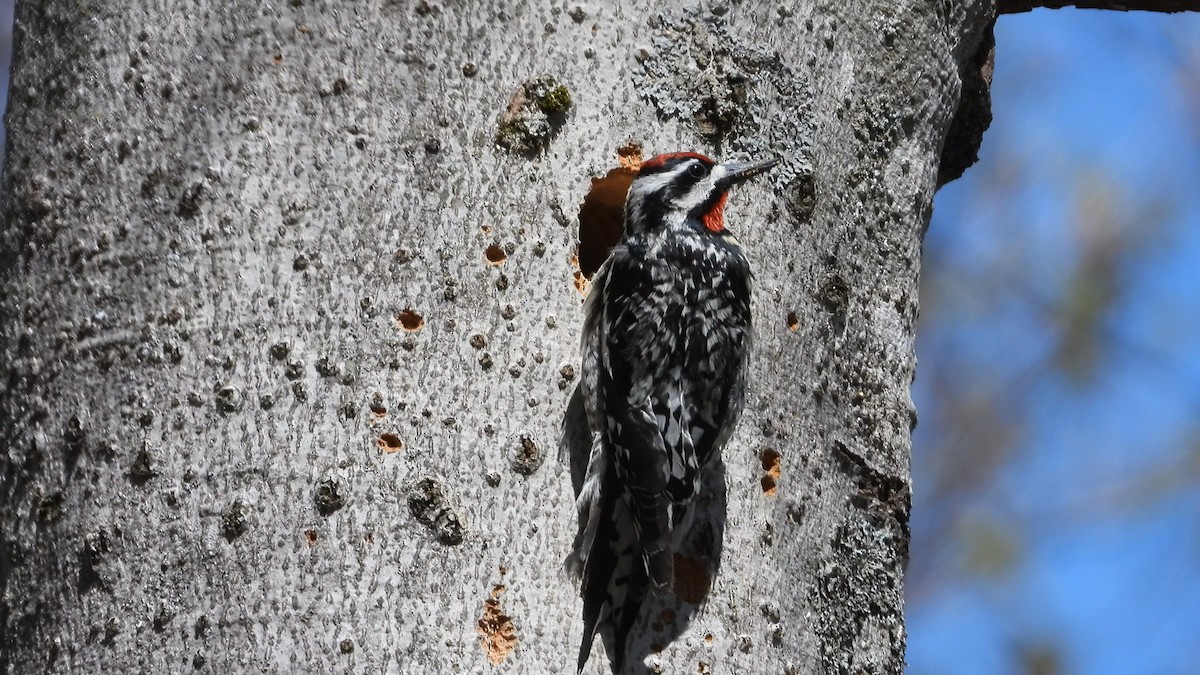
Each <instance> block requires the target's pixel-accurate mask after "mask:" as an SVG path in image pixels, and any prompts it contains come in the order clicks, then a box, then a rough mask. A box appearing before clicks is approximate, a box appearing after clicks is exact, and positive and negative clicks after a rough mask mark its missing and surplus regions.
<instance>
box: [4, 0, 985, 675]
mask: <svg viewBox="0 0 1200 675" xmlns="http://www.w3.org/2000/svg"><path fill="white" fill-rule="evenodd" d="M992 11H993V9H992V7H991V6H990V3H989V2H985V1H984V0H976V1H973V2H949V1H948V0H946V1H942V0H938V1H930V0H912V1H907V2H895V1H894V0H854V1H846V2H817V3H795V4H793V3H783V4H779V3H760V2H751V1H749V0H747V1H745V2H729V3H724V2H722V3H714V4H710V5H705V6H703V7H694V6H692V7H683V6H678V5H674V4H672V5H670V6H669V7H666V8H663V7H660V6H659V4H658V3H645V2H629V1H622V2H615V3H611V4H610V3H598V2H596V3H592V2H589V3H586V4H579V5H575V4H573V3H566V4H562V3H555V2H533V3H520V4H518V3H511V4H510V3H504V2H468V3H448V2H447V3H438V2H429V1H422V2H415V3H414V2H404V1H399V0H373V1H371V2H332V1H331V2H320V1H315V0H307V1H305V0H292V1H291V2H288V3H278V4H268V3H248V2H247V3H224V2H214V1H212V0H194V1H192V2H188V3H165V2H144V1H143V0H138V1H136V2H135V1H133V0H105V1H104V2H100V1H99V0H85V1H84V2H77V1H71V2H68V1H66V0H45V1H42V2H24V3H21V4H20V6H19V7H18V10H17V19H16V26H15V54H14V69H13V79H12V88H11V91H12V95H11V102H10V108H9V112H8V117H7V124H8V130H9V146H8V147H9V154H8V157H7V161H6V165H5V172H4V182H3V196H2V198H3V204H2V208H3V224H2V226H0V349H2V350H3V358H2V364H0V365H2V368H3V370H0V375H2V380H0V382H3V390H2V391H0V433H2V434H3V436H2V437H0V438H2V443H3V446H2V448H0V449H2V450H3V454H2V455H0V481H2V482H0V500H2V504H3V506H2V507H0V508H2V510H0V518H2V520H0V538H2V544H3V547H2V549H0V584H2V591H3V597H2V600H0V620H2V631H3V636H2V642H3V647H0V665H2V666H3V668H4V670H6V671H8V672H21V673H24V672H78V673H94V672H103V671H109V672H186V671H190V670H193V669H194V670H198V671H202V672H222V673H223V672H249V671H263V672H331V671H348V672H390V673H460V672H480V673H483V672H493V671H495V672H501V673H567V672H571V671H572V670H573V661H574V654H575V650H576V648H577V644H578V640H579V636H580V631H581V626H580V623H579V613H580V603H579V600H578V598H577V591H576V589H575V588H574V587H573V586H572V585H571V583H570V581H569V580H568V578H567V577H566V576H565V575H564V574H563V573H562V571H561V561H562V559H563V557H564V555H565V554H566V552H567V550H568V547H569V544H570V541H571V538H572V535H573V527H574V518H573V513H572V499H573V495H572V490H571V482H570V477H569V471H568V468H567V466H565V464H563V463H562V462H559V461H557V459H556V457H555V456H554V454H555V450H554V448H555V445H556V437H557V434H558V427H559V423H560V420H561V418H562V415H563V411H564V408H565V406H566V402H567V400H568V396H569V395H570V393H571V389H572V388H573V386H574V384H575V383H574V378H575V372H576V369H577V367H578V354H577V339H578V332H579V327H580V320H581V309H580V304H581V294H580V292H579V290H578V288H577V286H582V285H583V284H582V282H581V281H580V280H579V279H577V278H576V267H575V266H574V261H575V259H576V256H577V253H576V251H575V247H576V240H577V236H578V228H579V225H580V224H579V218H578V217H577V211H578V206H577V205H578V204H579V203H580V202H581V200H582V199H583V198H584V195H585V194H586V193H587V192H588V189H589V186H590V179H591V178H593V177H598V176H602V175H604V173H605V172H606V171H607V170H608V169H610V168H611V167H613V166H614V165H615V163H616V153H617V152H618V150H619V149H622V148H623V149H624V150H623V152H624V153H625V154H632V153H636V152H637V149H638V148H640V149H641V151H643V152H645V153H646V154H655V153H658V152H664V151H673V150H698V151H702V152H707V153H709V154H713V155H715V156H719V157H725V156H730V155H733V154H746V155H756V156H760V155H764V154H774V155H778V156H780V157H781V158H783V165H782V167H781V168H780V169H778V170H777V171H776V172H775V173H774V174H773V176H772V177H771V178H770V179H769V180H765V181H761V182H759V183H758V184H757V185H754V186H750V187H747V188H745V189H742V190H740V191H738V192H737V193H736V194H734V195H733V197H732V199H731V206H730V209H729V212H728V221H729V223H730V227H731V229H733V230H734V231H735V232H736V233H737V234H738V237H739V239H740V240H741V241H742V243H743V245H744V246H745V247H746V249H747V250H748V253H749V255H750V256H751V260H752V263H753V264H754V266H755V270H756V275H757V276H756V279H757V285H756V296H755V301H754V310H755V321H756V324H757V330H758V335H759V338H758V341H757V344H756V354H755V357H754V365H753V373H754V376H753V391H752V393H751V397H750V401H749V405H748V408H747V413H746V415H745V417H744V419H743V423H742V424H741V427H740V429H739V431H738V432H737V433H736V434H735V437H734V439H733V441H732V442H731V444H730V446H729V447H728V448H727V449H726V452H725V463H726V467H727V485H728V497H727V499H728V507H727V508H728V526H727V529H726V532H725V537H724V553H723V557H722V567H721V570H720V573H719V575H718V576H717V577H716V578H715V579H714V580H712V588H711V591H709V592H708V593H707V601H706V602H705V603H703V605H702V606H700V607H699V608H698V609H696V608H692V609H694V610H695V613H694V615H692V614H691V613H690V611H689V612H688V618H689V619H690V621H685V620H684V618H683V615H682V614H680V615H674V616H673V615H672V614H671V613H659V614H657V615H655V616H652V617H647V619H646V621H645V626H644V631H643V633H644V635H643V637H642V638H640V641H641V649H642V650H643V651H644V652H645V653H643V654H639V658H638V659H636V661H635V664H634V665H635V666H636V668H635V670H636V671H637V672H643V671H644V670H645V669H646V668H647V667H648V668H649V669H650V670H651V671H653V672H712V673H780V672H786V673H900V672H901V671H902V669H903V660H904V623H903V614H902V587H903V583H902V582H903V569H904V563H905V559H906V555H907V544H908V528H907V521H908V511H909V495H910V488H909V485H910V480H909V449H910V440H909V439H910V429H911V427H912V425H913V424H914V421H915V413H914V409H913V405H912V401H911V399H910V397H909V384H910V382H911V380H912V377H913V373H914V368H915V360H914V356H913V338H914V322H915V320H916V316H917V277H918V270H919V254H920V248H921V236H922V233H923V230H924V228H925V227H926V225H927V223H928V219H929V215H930V209H931V201H932V197H933V193H934V190H935V187H936V185H937V182H938V176H939V169H940V172H941V175H942V176H943V180H945V179H948V178H949V177H953V176H954V175H957V172H961V170H962V168H964V167H965V165H966V164H967V163H969V161H970V157H971V155H972V153H973V148H972V146H971V144H972V143H975V144H977V143H978V136H979V133H981V132H982V126H983V125H985V124H986V121H984V122H983V123H982V124H981V123H979V120H980V119H981V117H980V114H979V111H980V108H978V107H977V106H975V103H978V100H977V99H978V98H979V97H978V96H975V95H972V96H975V98H972V99H971V101H975V103H971V102H970V101H968V97H965V96H962V95H960V94H961V93H962V92H963V91H964V86H963V82H978V81H980V79H979V73H978V69H979V67H980V66H979V64H980V63H981V60H980V58H979V52H980V49H981V46H986V45H987V44H988V42H987V40H988V37H989V36H990V22H991V20H992ZM985 79H986V78H985ZM967 89H970V90H972V91H974V92H975V93H976V94H979V93H980V92H982V94H983V96H984V103H983V104H982V105H984V106H985V107H986V100H985V99H986V82H984V83H983V84H982V85H981V86H974V87H967ZM960 100H962V101H965V103H963V105H960ZM973 106H975V107H973ZM956 110H957V111H959V115H958V117H957V121H956V122H955V125H954V126H955V127H956V128H957V129H958V132H957V133H955V134H954V135H953V136H952V137H953V139H955V140H953V141H952V142H951V144H950V145H951V146H953V147H947V148H946V152H945V153H943V146H944V145H945V144H946V139H947V138H948V136H949V135H951V127H952V120H954V119H955V113H956ZM963 111H968V112H972V111H973V112H972V114H970V115H967V114H963ZM962 139H966V140H962ZM964 148H965V151H964ZM943 154H944V155H945V156H946V157H947V158H948V159H947V160H946V163H945V165H943V163H942V161H941V158H942V156H943ZM677 602H678V603H682V604H688V603H683V602H682V601H677ZM681 606H682V605H681ZM689 607H690V605H689ZM678 622H682V623H683V624H684V625H674V624H676V623H678ZM643 662H644V663H646V664H648V665H647V666H643V665H642V663H643ZM604 664H605V659H604V658H603V657H601V656H600V647H597V648H596V651H595V652H594V654H593V660H592V663H591V664H590V665H589V668H588V672H590V673H601V672H606V670H607V669H606V666H605V665H604Z"/></svg>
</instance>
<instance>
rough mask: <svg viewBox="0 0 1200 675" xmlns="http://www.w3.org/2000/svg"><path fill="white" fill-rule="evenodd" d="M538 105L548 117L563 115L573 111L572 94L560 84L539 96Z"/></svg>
mask: <svg viewBox="0 0 1200 675" xmlns="http://www.w3.org/2000/svg"><path fill="white" fill-rule="evenodd" d="M537 104H538V107H539V108H541V109H542V112H544V113H546V114H547V115H561V114H563V113H565V112H567V111H568V110H570V109H571V92H570V91H568V90H567V88H566V87H564V86H563V85H561V84H560V85H558V86H557V87H555V88H553V89H551V90H550V91H548V92H546V93H545V94H543V95H541V96H539V97H538V100H537Z"/></svg>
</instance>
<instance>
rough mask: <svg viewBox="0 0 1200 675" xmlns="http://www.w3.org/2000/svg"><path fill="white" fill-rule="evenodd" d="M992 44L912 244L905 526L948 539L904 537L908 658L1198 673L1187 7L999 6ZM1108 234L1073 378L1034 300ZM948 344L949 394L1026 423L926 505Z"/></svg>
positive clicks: (940, 429) (1197, 247) (1196, 190)
mask: <svg viewBox="0 0 1200 675" xmlns="http://www.w3.org/2000/svg"><path fill="white" fill-rule="evenodd" d="M996 43H997V46H996V74H995V79H994V82H993V90H992V95H993V112H994V115H995V121H994V122H993V126H992V129H991V130H989V132H988V133H987V135H986V136H985V137H984V145H983V149H982V150H981V153H980V163H979V164H978V165H976V167H974V168H972V169H971V170H969V171H968V172H967V174H966V176H965V177H964V178H963V179H962V180H961V181H959V182H957V183H954V184H952V185H950V186H948V187H947V188H945V189H944V190H942V191H941V192H940V193H939V195H938V197H937V200H936V202H935V211H934V217H933V223H932V224H931V227H930V231H929V235H928V238H927V241H926V253H927V257H926V265H925V274H926V275H927V276H931V277H933V278H934V281H932V282H930V283H931V284H932V285H934V292H933V293H925V289H924V288H923V296H922V326H921V332H920V333H919V334H918V357H919V362H920V363H921V368H920V369H919V370H918V376H917V383H916V385H915V387H914V397H915V398H916V401H917V407H918V410H920V411H921V412H922V423H921V425H920V426H919V427H918V429H917V432H916V437H915V439H914V446H915V448H914V482H915V499H914V510H913V523H912V526H913V530H914V534H915V535H916V536H917V537H918V539H917V541H921V539H920V536H921V535H922V534H923V533H926V532H929V531H931V530H938V529H939V528H941V529H942V530H944V531H946V532H948V534H945V535H940V539H938V541H939V548H938V549H937V550H933V549H932V548H927V549H921V548H919V547H917V546H914V550H913V553H912V557H913V563H912V568H910V570H912V571H913V572H914V573H915V574H920V575H921V576H922V578H925V579H932V581H927V582H925V583H923V584H921V586H920V590H919V591H913V592H911V593H910V598H909V604H908V620H909V624H908V629H909V654H908V661H909V673H910V674H911V675H933V674H941V673H945V674H950V673H953V674H963V675H971V674H973V673H980V674H991V673H997V674H1003V673H1021V672H1029V667H1028V665H1027V664H1028V663H1029V661H1030V659H1029V658H1028V657H1027V656H1022V655H1028V654H1030V653H1031V652H1032V653H1037V652H1039V651H1043V652H1049V653H1052V654H1053V655H1054V656H1053V659H1052V660H1053V661H1055V662H1056V664H1057V665H1056V668H1057V669H1056V670H1054V671H1053V672H1060V673H1081V674H1082V673H1087V674H1089V675H1091V674H1108V673H1111V674H1114V675H1115V674H1124V673H1129V674H1134V673H1137V674H1142V673H1155V674H1158V673H1162V674H1172V673H1179V674H1183V673H1195V672H1197V667H1198V666H1197V657H1200V631H1198V630H1197V625H1198V624H1200V490H1198V489H1197V488H1198V487H1200V485H1198V483H1200V480H1198V478H1200V459H1198V458H1200V450H1198V449H1197V448H1198V443H1200V441H1198V440H1197V429H1198V428H1200V414H1198V413H1200V228H1198V227H1197V225H1198V224H1200V199H1198V198H1197V197H1198V196H1200V17H1198V16H1193V15H1174V16H1168V15H1156V14H1149V13H1120V12H1098V11H1078V10H1055V11H1048V10H1041V11H1035V12H1032V13H1028V14H1022V15H1013V16H1006V17H1002V18H1001V19H1000V21H999V22H998V24H997V28H996ZM1097 214H1099V215H1097ZM1111 241H1117V242H1125V243H1124V244H1123V245H1119V246H1115V247H1114V248H1115V249H1116V250H1118V251H1121V252H1124V253H1122V254H1120V255H1117V256H1116V262H1115V263H1114V264H1113V265H1112V267H1111V269H1108V268H1106V272H1108V273H1106V274H1105V275H1103V277H1102V278H1104V279H1111V280H1112V284H1113V286H1114V288H1115V291H1114V293H1113V295H1114V299H1113V300H1112V302H1111V306H1110V307H1109V309H1108V310H1106V311H1104V312H1102V316H1101V318H1100V319H1099V321H1098V322H1097V331H1096V332H1097V333H1098V334H1099V335H1101V336H1102V337H1101V338H1099V341H1100V343H1101V344H1102V347H1101V353H1102V355H1103V356H1102V357H1101V358H1102V360H1101V362H1100V365H1099V366H1098V367H1097V369H1096V371H1095V372H1094V373H1093V374H1091V375H1090V376H1087V377H1086V378H1085V379H1086V381H1085V382H1084V383H1083V384H1080V383H1079V382H1078V381H1076V380H1075V379H1073V378H1072V377H1069V376H1066V375H1064V374H1063V373H1061V372H1059V371H1057V370H1056V369H1055V367H1054V364H1055V363H1056V360H1055V359H1056V358H1057V357H1056V356H1055V354H1054V351H1055V349H1056V347H1057V344H1058V343H1057V336H1059V335H1060V331H1059V330H1057V329H1056V328H1055V327H1054V322H1055V320H1056V319H1055V316H1056V315H1055V313H1054V311H1053V310H1051V311H1047V310H1046V309H1045V307H1042V306H1041V305H1044V304H1048V305H1051V306H1054V305H1055V303H1056V302H1057V301H1058V300H1060V299H1061V298H1063V297H1069V296H1068V295H1067V294H1065V293H1064V288H1065V287H1068V286H1069V283H1070V281H1071V279H1072V273H1073V271H1074V270H1075V268H1076V266H1077V265H1079V264H1080V263H1081V260H1082V259H1083V258H1084V254H1083V253H1081V252H1082V251H1085V250H1087V246H1088V245H1092V246H1096V247H1098V248H1099V250H1104V249H1103V248H1102V247H1103V246H1105V242H1111ZM1131 250H1132V251H1134V252H1132V253H1130V252H1129V251H1131ZM939 284H940V285H941V286H943V287H946V286H950V285H954V286H958V289H957V290H953V291H946V290H945V289H944V288H942V289H940V290H939V288H938V287H937V286H938V285H939ZM928 295H932V296H933V298H932V299H927V297H926V296H928ZM947 298H948V300H947ZM940 300H947V301H946V302H944V303H943V302H940ZM947 362H950V363H953V364H961V365H962V367H961V368H960V372H961V379H962V380H963V382H962V383H961V384H954V385H952V386H953V387H956V388H957V389H955V390H956V391H961V392H964V395H968V394H970V393H971V392H972V391H973V390H974V389H976V388H980V387H988V386H994V387H995V388H997V389H999V390H1001V391H1004V392H1005V393H1004V396H1006V397H1008V398H1007V400H1010V401H1011V403H1010V405H1011V406H1012V407H1013V408H1014V409H1016V410H1017V411H1018V412H1017V414H1016V416H1015V419H1018V420H1019V421H1020V425H1021V428H1020V430H1019V432H1018V435H1019V441H1018V442H1017V443H1016V444H1015V445H1016V446H1017V447H1016V448H1015V449H1013V450H1012V455H1011V456H1009V457H1007V458H1006V459H1005V460H1004V462H1003V463H1002V466H1001V467H1000V468H999V469H998V470H997V471H996V472H995V474H994V476H993V477H992V478H991V479H990V480H988V481H986V482H984V483H983V484H981V485H979V486H977V489H975V490H973V491H972V492H971V494H969V495H968V496H965V497H962V498H960V499H958V500H957V501H956V502H954V504H955V507H956V510H955V512H954V513H938V512H937V511H936V510H935V509H936V508H937V505H936V504H930V503H929V502H930V501H936V500H934V499H933V498H929V496H928V493H927V491H923V486H925V485H927V484H928V482H929V481H928V480H927V476H928V475H929V472H932V471H935V470H936V468H937V467H936V465H935V463H936V462H937V461H938V460H941V459H944V455H943V456H934V457H930V456H929V455H928V454H927V452H926V451H927V450H928V449H929V448H933V447H935V446H937V445H938V443H939V441H940V440H942V439H941V438H940V437H939V434H941V433H944V431H945V425H944V424H939V419H938V415H937V412H938V411H937V409H936V402H935V401H934V397H935V396H937V395H938V393H937V392H936V391H935V389H936V388H937V387H935V386H934V385H931V384H930V383H929V382H928V381H927V380H926V378H923V377H922V374H923V373H924V372H925V371H927V370H932V371H936V370H937V369H938V367H939V366H941V365H943V364H945V363H947ZM954 375H955V373H954V372H951V373H949V375H948V376H946V378H945V379H948V380H949V381H951V382H953V381H954ZM981 380H991V383H987V382H981ZM995 383H998V384H995ZM930 408H934V410H933V414H932V418H930V417H929V416H926V415H924V413H926V412H927V411H929V410H930ZM943 421H944V420H943ZM968 441H969V439H968ZM960 449H961V450H962V451H963V452H966V451H967V450H968V448H967V447H966V446H965V445H964V446H963V447H962V448H960ZM946 522H949V523H951V524H950V525H949V526H946V525H945V523H946ZM980 533H985V534H986V535H987V536H984V537H982V539H983V541H984V543H985V544H986V546H985V547H984V548H985V550H993V551H994V550H997V549H996V548H995V546H996V544H995V542H994V541H993V539H997V538H998V539H999V540H1000V542H1001V546H1000V548H999V549H998V550H1000V551H1001V552H1002V554H1003V555H1001V556H1000V557H1001V558H1004V559H1005V560H1006V562H1005V563H1004V564H1003V565H1002V566H1001V568H1000V569H999V570H998V571H997V570H995V569H991V568H985V571H984V572H983V573H979V572H977V571H972V570H971V569H970V567H971V565H970V561H971V559H972V555H974V553H975V549H973V548H972V547H978V546H980V545H979V544H978V541H977V540H978V539H980V538H981V535H980ZM997 534H998V536H997ZM988 547H991V548H990V549H988Z"/></svg>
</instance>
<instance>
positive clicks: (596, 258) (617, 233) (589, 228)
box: [578, 144, 642, 279]
mask: <svg viewBox="0 0 1200 675" xmlns="http://www.w3.org/2000/svg"><path fill="white" fill-rule="evenodd" d="M617 157H618V159H619V160H620V162H621V165H620V166H618V167H617V168H615V169H612V170H611V171H609V172H608V173H607V174H605V175H604V176H602V177H599V178H593V179H592V187H591V189H590V190H588V193H587V196H585V197H584V198H583V203H582V204H580V205H579V248H578V256H579V269H580V271H581V272H583V275H584V276H585V277H587V278H589V279H590V278H591V277H592V275H593V274H595V273H596V270H598V269H600V265H601V264H603V263H604V259H605V258H607V257H608V253H609V251H611V250H612V247H613V246H615V245H616V244H617V242H618V241H620V239H621V231H622V229H623V227H624V220H625V196H626V195H627V194H628V193H629V186H630V185H632V184H633V179H634V177H635V176H637V172H638V167H639V166H640V165H641V161H642V148H641V146H639V145H637V144H629V145H625V146H623V147H620V148H617Z"/></svg>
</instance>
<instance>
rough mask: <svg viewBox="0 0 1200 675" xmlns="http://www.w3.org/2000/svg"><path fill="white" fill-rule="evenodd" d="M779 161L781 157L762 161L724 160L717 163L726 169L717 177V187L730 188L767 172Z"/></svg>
mask: <svg viewBox="0 0 1200 675" xmlns="http://www.w3.org/2000/svg"><path fill="white" fill-rule="evenodd" d="M778 163H779V159H778V158H775V157H772V158H771V159H766V160H763V161H761V162H722V163H720V164H718V165H717V166H718V167H719V168H721V169H724V171H722V172H721V175H720V177H718V178H717V187H718V188H720V189H722V190H728V189H729V188H731V187H733V186H734V185H737V184H738V183H741V182H744V181H747V180H749V179H751V178H754V177H755V176H757V175H759V174H760V173H764V172H766V171H767V170H768V169H770V168H771V167H773V166H775V165H776V164H778Z"/></svg>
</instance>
